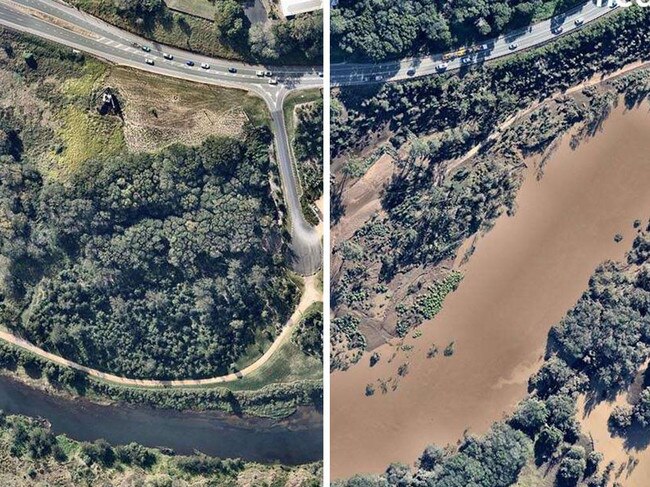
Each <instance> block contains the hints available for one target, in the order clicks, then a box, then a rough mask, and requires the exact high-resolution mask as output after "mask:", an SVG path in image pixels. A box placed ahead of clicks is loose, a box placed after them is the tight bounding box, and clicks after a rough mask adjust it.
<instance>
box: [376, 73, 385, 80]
mask: <svg viewBox="0 0 650 487" xmlns="http://www.w3.org/2000/svg"><path fill="white" fill-rule="evenodd" d="M383 79H384V77H383V76H382V75H381V74H378V75H377V76H375V81H381V80H383Z"/></svg>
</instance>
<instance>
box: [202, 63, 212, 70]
mask: <svg viewBox="0 0 650 487" xmlns="http://www.w3.org/2000/svg"><path fill="white" fill-rule="evenodd" d="M201 67H202V68H203V69H210V65H209V64H208V63H201Z"/></svg>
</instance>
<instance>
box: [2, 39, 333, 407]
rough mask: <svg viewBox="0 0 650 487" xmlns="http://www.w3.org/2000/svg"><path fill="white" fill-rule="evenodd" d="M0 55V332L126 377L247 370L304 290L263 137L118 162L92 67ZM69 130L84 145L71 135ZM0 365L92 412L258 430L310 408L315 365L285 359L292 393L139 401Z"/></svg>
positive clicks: (43, 47) (51, 368)
mask: <svg viewBox="0 0 650 487" xmlns="http://www.w3.org/2000/svg"><path fill="white" fill-rule="evenodd" d="M1 47H2V49H1V50H0V71H1V73H0V74H1V75H2V76H3V79H4V80H11V82H7V84H6V86H7V93H6V94H7V96H9V97H11V96H12V93H13V94H14V95H15V94H16V93H21V95H20V96H13V98H12V102H11V103H6V104H5V105H4V106H6V108H2V109H0V172H1V173H2V176H1V177H0V205H1V207H2V215H3V216H2V221H3V224H2V226H1V227H2V230H0V255H1V257H0V259H1V266H0V271H1V276H2V279H1V282H0V315H1V317H2V325H3V326H5V327H8V328H10V329H12V330H13V331H14V332H15V333H16V334H20V335H23V336H25V337H27V338H28V339H30V340H31V341H33V342H34V343H35V344H37V345H39V346H41V347H42V348H45V349H47V350H49V351H51V352H53V353H55V354H59V355H62V356H64V357H66V358H69V359H71V360H74V361H77V362H79V363H81V364H84V365H87V366H90V367H94V368H98V369H101V370H105V371H110V372H112V373H116V374H118V375H120V374H121V375H125V376H131V377H144V376H148V377H149V378H159V379H165V378H172V377H182V378H189V377H193V378H197V377H207V376H214V375H221V374H222V373H228V372H230V371H231V370H235V369H239V368H241V367H242V364H244V365H243V366H245V365H247V364H248V363H251V362H252V361H254V360H255V359H256V358H257V357H258V356H259V354H260V353H261V351H260V347H262V346H263V345H264V344H268V343H269V342H270V341H271V340H273V339H274V338H275V336H277V333H278V332H279V331H280V329H281V328H282V327H283V326H284V324H285V323H286V321H287V319H288V317H289V316H290V315H291V313H292V312H293V309H294V307H295V304H296V303H297V301H298V296H299V292H300V286H301V283H300V282H299V280H298V279H296V278H295V277H294V276H293V275H292V274H291V273H290V272H289V271H288V269H287V262H286V253H287V245H286V241H285V238H284V235H283V233H282V229H281V228H282V227H281V224H280V223H279V222H277V212H276V205H281V198H279V197H278V195H277V194H276V193H277V192H273V191H272V190H271V185H270V184H269V180H270V179H275V180H276V181H277V179H278V176H277V174H276V173H275V169H274V167H273V166H272V165H271V163H270V157H269V154H270V144H271V140H272V136H271V133H270V131H269V129H268V128H267V127H266V126H265V125H264V124H263V123H262V124H260V123H259V122H258V121H257V119H255V118H253V121H254V122H256V123H252V122H251V123H249V124H246V125H245V126H244V127H243V128H242V133H241V137H239V138H238V139H237V140H235V138H233V137H209V138H208V139H206V140H205V141H203V142H202V143H197V144H196V145H195V146H193V147H186V146H181V145H178V144H177V145H173V146H170V147H166V148H163V149H161V150H158V151H155V152H150V153H147V152H140V153H130V152H128V150H127V148H126V146H125V143H124V139H123V137H122V133H123V130H126V129H125V127H123V123H122V121H121V120H120V118H119V117H118V116H116V115H114V114H104V115H101V114H99V113H98V112H97V100H98V99H101V93H102V90H103V88H102V86H103V83H104V79H105V77H106V73H108V72H109V71H108V68H107V67H106V66H105V65H102V64H101V63H99V62H98V61H96V60H93V59H91V58H87V57H85V56H82V55H77V54H75V53H73V52H72V51H70V50H68V49H64V48H58V47H55V46H52V45H51V44H48V43H46V42H43V41H40V40H36V39H32V38H28V37H25V36H22V35H16V34H12V33H9V32H7V31H2V45H1ZM187 88H188V89H191V86H190V87H187ZM12 90H13V91H12ZM116 97H117V98H118V100H119V99H120V98H121V96H120V94H119V93H117V94H116ZM62 114H66V116H68V115H69V116H70V117H71V118H70V119H69V118H65V119H63V120H62V119H61V118H62ZM70 114H72V115H70ZM79 120H81V121H82V122H83V123H81V125H83V126H84V127H85V128H84V131H86V132H84V131H81V132H77V131H76V130H77V129H78V128H79V127H78V124H76V123H72V124H70V123H69V122H70V121H73V122H77V121H79ZM84 141H98V142H100V143H99V144H97V145H91V146H89V147H90V149H92V150H90V149H88V147H87V146H86V145H84ZM105 142H106V143H105ZM109 142H110V143H113V145H107V144H108V143H109ZM77 146H83V147H84V148H85V149H88V150H83V151H78V150H76V148H77ZM107 147H110V150H107ZM73 149H75V150H73ZM261 250H262V251H261ZM0 349H1V352H2V363H3V368H5V369H6V370H10V371H15V370H19V371H22V370H25V371H30V373H31V374H32V375H35V376H36V377H43V378H46V379H48V380H49V381H50V383H52V384H54V385H55V386H57V387H59V388H61V389H63V390H66V391H69V392H74V393H75V394H77V393H78V394H85V395H89V396H91V397H98V398H105V397H106V396H108V397H110V398H112V399H116V400H122V401H126V402H132V403H138V404H149V405H153V406H158V407H170V408H177V409H220V410H224V411H229V412H235V413H247V414H257V415H262V416H270V417H284V416H287V415H289V414H291V413H292V412H293V411H295V408H296V407H297V406H298V405H316V406H317V407H318V406H319V404H320V401H321V399H322V390H321V385H320V381H319V380H318V379H317V377H316V375H318V374H316V375H314V373H313V371H314V370H317V367H318V362H317V360H314V359H310V358H309V357H308V356H307V355H305V354H303V353H302V352H300V351H299V350H298V353H294V354H293V355H292V357H293V358H292V359H293V360H295V361H301V367H300V368H299V370H301V371H303V372H305V371H307V372H308V373H307V372H305V374H306V375H305V377H299V376H296V375H295V374H294V375H291V374H289V376H291V380H290V381H285V380H284V379H285V375H286V374H284V372H283V373H282V374H284V375H282V374H280V375H279V376H278V373H279V372H278V370H275V369H274V370H273V371H270V372H269V371H261V372H260V374H258V375H260V376H259V377H255V380H251V381H246V380H242V381H238V382H237V383H233V384H230V385H229V388H226V387H219V388H213V389H209V388H205V389H182V390H169V389H166V390H147V389H137V388H128V387H120V386H117V385H114V384H110V383H107V382H103V381H99V380H95V379H90V378H88V377H86V376H83V375H81V374H79V373H77V372H75V371H73V370H70V369H66V368H64V367H60V366H58V365H56V364H53V363H49V362H47V361H45V360H42V359H40V358H37V357H33V356H31V354H29V353H28V352H25V351H23V350H21V349H16V348H13V347H11V346H9V345H2V346H1V347H0ZM276 369H277V367H276ZM283 370H284V369H283ZM267 372H269V373H268V374H267V375H268V377H267V376H266V375H264V376H263V374H266V373H267ZM269 374H270V375H269ZM289 376H287V377H289ZM247 385H249V386H250V389H247V388H246V387H247ZM231 389H232V390H231Z"/></svg>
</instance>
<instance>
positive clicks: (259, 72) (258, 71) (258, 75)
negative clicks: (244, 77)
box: [255, 70, 264, 78]
mask: <svg viewBox="0 0 650 487" xmlns="http://www.w3.org/2000/svg"><path fill="white" fill-rule="evenodd" d="M255 76H257V77H258V78H263V77H264V71H260V70H257V71H255Z"/></svg>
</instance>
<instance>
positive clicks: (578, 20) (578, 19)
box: [575, 17, 585, 27]
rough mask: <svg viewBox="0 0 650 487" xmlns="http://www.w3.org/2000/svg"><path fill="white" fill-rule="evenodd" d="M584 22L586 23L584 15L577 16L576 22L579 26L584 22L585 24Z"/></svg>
mask: <svg viewBox="0 0 650 487" xmlns="http://www.w3.org/2000/svg"><path fill="white" fill-rule="evenodd" d="M584 23H585V19H583V18H582V17H579V18H577V19H576V21H575V24H576V25H577V26H578V27H580V26H581V25H582V24H584Z"/></svg>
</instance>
